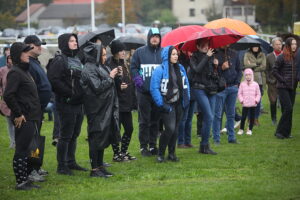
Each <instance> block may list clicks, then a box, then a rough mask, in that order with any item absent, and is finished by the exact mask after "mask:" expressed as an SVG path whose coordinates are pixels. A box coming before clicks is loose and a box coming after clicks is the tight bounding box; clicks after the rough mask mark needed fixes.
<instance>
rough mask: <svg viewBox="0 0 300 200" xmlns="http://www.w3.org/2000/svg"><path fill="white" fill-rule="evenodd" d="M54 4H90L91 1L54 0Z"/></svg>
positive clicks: (101, 1) (101, 0) (96, 1)
mask: <svg viewBox="0 0 300 200" xmlns="http://www.w3.org/2000/svg"><path fill="white" fill-rule="evenodd" d="M105 1H106V0H95V3H103V2H105ZM53 3H54V4H90V3H91V0H54V1H53Z"/></svg>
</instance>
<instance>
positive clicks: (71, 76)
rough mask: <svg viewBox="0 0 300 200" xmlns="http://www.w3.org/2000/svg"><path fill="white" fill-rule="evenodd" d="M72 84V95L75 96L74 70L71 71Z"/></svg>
mask: <svg viewBox="0 0 300 200" xmlns="http://www.w3.org/2000/svg"><path fill="white" fill-rule="evenodd" d="M71 82H72V94H74V79H73V70H72V69H71Z"/></svg>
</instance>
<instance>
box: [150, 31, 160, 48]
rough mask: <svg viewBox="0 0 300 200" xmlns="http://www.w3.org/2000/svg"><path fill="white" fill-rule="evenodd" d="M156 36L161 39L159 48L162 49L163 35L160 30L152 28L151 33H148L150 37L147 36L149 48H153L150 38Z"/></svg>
mask: <svg viewBox="0 0 300 200" xmlns="http://www.w3.org/2000/svg"><path fill="white" fill-rule="evenodd" d="M154 35H158V36H159V38H160V42H159V45H158V47H160V45H161V35H160V32H159V29H158V28H150V30H149V32H148V36H147V45H148V46H149V47H151V44H150V38H151V37H152V36H154Z"/></svg>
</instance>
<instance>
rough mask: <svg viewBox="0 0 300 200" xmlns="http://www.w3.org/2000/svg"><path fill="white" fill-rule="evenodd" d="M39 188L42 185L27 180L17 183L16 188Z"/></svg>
mask: <svg viewBox="0 0 300 200" xmlns="http://www.w3.org/2000/svg"><path fill="white" fill-rule="evenodd" d="M39 188H41V187H40V186H38V185H34V184H32V182H31V181H25V182H23V183H20V184H17V185H16V188H15V189H16V190H31V189H39Z"/></svg>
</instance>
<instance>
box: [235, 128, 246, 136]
mask: <svg viewBox="0 0 300 200" xmlns="http://www.w3.org/2000/svg"><path fill="white" fill-rule="evenodd" d="M243 133H244V130H242V129H240V130H239V131H238V132H237V134H238V135H243ZM247 133H248V132H247Z"/></svg>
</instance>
